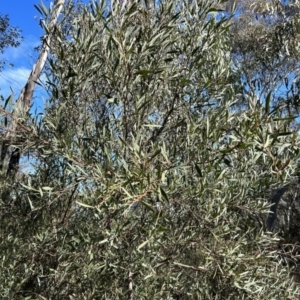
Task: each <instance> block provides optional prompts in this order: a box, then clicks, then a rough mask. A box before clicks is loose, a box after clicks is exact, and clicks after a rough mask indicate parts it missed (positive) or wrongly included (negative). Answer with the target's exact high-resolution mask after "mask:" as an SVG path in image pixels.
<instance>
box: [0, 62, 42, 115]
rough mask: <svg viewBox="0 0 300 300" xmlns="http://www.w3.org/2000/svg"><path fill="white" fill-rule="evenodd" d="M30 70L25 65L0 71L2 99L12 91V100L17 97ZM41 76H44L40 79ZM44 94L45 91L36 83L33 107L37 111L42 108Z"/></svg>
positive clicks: (0, 93)
mask: <svg viewBox="0 0 300 300" xmlns="http://www.w3.org/2000/svg"><path fill="white" fill-rule="evenodd" d="M30 72H31V69H29V68H25V67H21V68H10V69H7V70H4V71H2V72H0V95H3V97H4V99H6V98H7V97H8V96H9V95H11V94H12V91H13V94H14V100H16V99H18V97H19V95H20V93H21V90H22V89H23V87H24V86H25V84H26V82H27V80H28V77H29V75H30ZM43 78H44V76H42V79H43ZM45 96H46V93H45V91H44V90H43V88H42V87H41V86H39V85H36V87H35V91H34V99H33V104H34V108H38V110H39V111H40V110H41V109H43V107H44V101H43V99H44V98H45Z"/></svg>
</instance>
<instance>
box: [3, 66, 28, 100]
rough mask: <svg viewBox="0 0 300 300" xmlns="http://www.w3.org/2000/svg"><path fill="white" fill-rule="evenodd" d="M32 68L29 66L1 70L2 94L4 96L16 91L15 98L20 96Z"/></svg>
mask: <svg viewBox="0 0 300 300" xmlns="http://www.w3.org/2000/svg"><path fill="white" fill-rule="evenodd" d="M30 72H31V70H30V69H27V68H10V69H7V70H4V71H3V72H0V94H2V95H3V96H4V98H6V97H8V96H9V95H10V94H11V93H12V92H11V90H12V91H13V92H14V95H15V98H16V97H18V96H19V94H20V92H21V90H22V88H23V87H24V85H25V83H26V81H27V79H28V76H29V74H30Z"/></svg>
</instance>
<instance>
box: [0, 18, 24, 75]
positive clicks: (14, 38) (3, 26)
mask: <svg viewBox="0 0 300 300" xmlns="http://www.w3.org/2000/svg"><path fill="white" fill-rule="evenodd" d="M20 34H21V32H20V30H19V29H18V28H16V27H13V26H11V25H9V17H8V16H7V15H1V14H0V53H3V51H4V49H5V48H7V47H18V46H19V45H20V39H21V35H20ZM3 65H4V62H3V61H0V69H2V68H3Z"/></svg>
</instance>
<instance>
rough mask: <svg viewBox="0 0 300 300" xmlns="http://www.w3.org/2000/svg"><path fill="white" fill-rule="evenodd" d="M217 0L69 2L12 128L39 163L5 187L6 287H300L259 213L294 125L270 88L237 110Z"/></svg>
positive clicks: (116, 293) (64, 290)
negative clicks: (39, 87) (41, 108)
mask: <svg viewBox="0 0 300 300" xmlns="http://www.w3.org/2000/svg"><path fill="white" fill-rule="evenodd" d="M223 2H224V1H206V0H205V1H201V0H198V1H188V0H183V1H182V0H180V1H176V0H168V1H161V2H160V3H159V4H157V3H156V2H155V1H141V0H132V1H127V3H126V5H125V4H124V5H123V6H120V5H119V3H114V2H112V3H111V4H110V5H109V6H107V5H106V3H105V1H102V2H93V3H91V4H89V5H87V6H84V5H79V6H75V5H74V4H73V3H72V2H69V3H67V4H66V5H65V8H64V13H63V15H62V17H61V20H60V23H59V24H58V25H57V26H56V30H55V35H54V39H52V43H51V57H50V58H49V61H48V66H47V69H46V75H47V78H48V81H47V89H48V92H49V101H48V103H47V108H46V110H45V113H44V116H43V117H42V118H34V116H29V117H28V119H27V120H19V122H20V126H19V130H18V132H16V133H15V134H14V136H13V137H14V145H15V146H17V147H20V148H22V150H23V153H27V154H28V156H30V157H31V161H34V164H33V166H32V170H31V172H30V174H23V175H21V174H18V175H17V176H19V177H17V179H18V180H16V179H15V180H10V181H6V182H5V183H3V184H2V186H1V188H2V191H5V193H4V192H3V193H2V199H1V206H0V208H1V211H0V213H1V218H0V220H1V221H0V222H1V244H0V253H1V256H2V258H3V259H2V260H1V267H0V295H1V297H2V298H3V299H5V298H7V299H24V298H25V297H26V299H126V298H128V299H134V298H136V299H294V298H295V297H296V296H297V295H299V291H298V287H297V286H296V284H295V283H294V281H293V278H292V277H291V276H290V269H289V266H288V265H284V264H281V263H280V262H279V260H278V251H276V249H277V248H276V247H277V244H278V238H277V237H276V235H273V234H272V233H270V232H267V231H266V230H265V225H264V218H265V216H266V214H267V213H268V210H269V207H268V204H267V203H266V201H265V200H266V199H267V197H268V191H270V189H272V188H273V187H274V186H276V185H277V184H278V182H283V183H286V182H289V181H291V180H292V179H293V175H294V172H295V170H296V167H297V163H298V161H297V160H298V158H297V156H298V154H299V137H298V135H297V134H296V133H294V132H292V131H290V130H289V126H288V121H289V120H286V119H285V118H283V116H282V114H281V111H280V110H279V109H273V108H272V107H271V106H270V99H268V98H267V99H266V101H265V103H264V104H262V103H261V102H260V101H258V99H257V98H256V97H255V94H254V93H252V94H251V93H249V94H248V97H247V98H245V99H246V100H245V101H247V107H248V109H244V110H239V109H238V106H237V105H238V103H239V100H240V96H241V94H240V88H241V85H240V81H239V80H238V79H234V78H238V77H239V74H240V73H239V71H240V70H237V69H236V68H234V67H233V62H232V59H231V51H232V45H231V42H230V31H229V29H230V26H231V22H232V21H231V15H228V14H225V13H224V12H222V11H220V10H219V9H218V8H217V7H218V4H222V3H223ZM41 11H42V12H43V11H44V13H45V15H46V14H47V11H46V10H43V9H41ZM50 11H51V10H50ZM49 13H50V12H49ZM233 79H234V80H233ZM3 176H4V175H3ZM7 186H9V188H10V192H9V193H7Z"/></svg>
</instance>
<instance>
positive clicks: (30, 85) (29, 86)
mask: <svg viewBox="0 0 300 300" xmlns="http://www.w3.org/2000/svg"><path fill="white" fill-rule="evenodd" d="M64 1H65V0H55V3H54V9H53V11H52V15H51V18H50V21H49V23H48V24H47V30H48V34H46V35H45V36H44V38H43V43H42V48H41V52H40V54H39V56H38V59H37V61H36V63H35V64H34V66H33V68H32V71H31V73H30V75H29V78H28V80H27V82H26V84H25V86H24V88H23V89H22V91H21V94H20V96H19V99H18V101H17V102H16V104H15V108H14V111H13V113H12V116H11V121H10V123H9V125H8V127H7V129H6V133H5V135H4V139H3V141H2V147H1V157H0V168H1V170H2V172H4V168H5V165H6V164H5V160H6V159H7V160H8V159H9V163H8V165H7V171H6V175H7V176H10V177H13V176H14V174H15V173H16V172H17V170H18V165H19V160H20V148H18V147H12V137H13V135H14V134H15V133H16V132H17V131H18V127H19V125H20V122H21V120H22V119H23V118H24V117H25V116H26V115H27V113H28V111H29V109H30V107H31V104H32V95H33V92H34V88H35V85H36V82H37V80H38V79H39V77H40V74H41V72H42V70H43V68H44V66H45V63H46V60H47V56H48V52H49V50H50V47H49V45H50V42H51V37H52V35H53V34H54V28H55V24H56V22H57V19H58V16H59V14H60V12H61V10H62V7H63V5H64ZM10 147H11V148H12V149H9V148H10ZM9 150H10V151H9Z"/></svg>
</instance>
